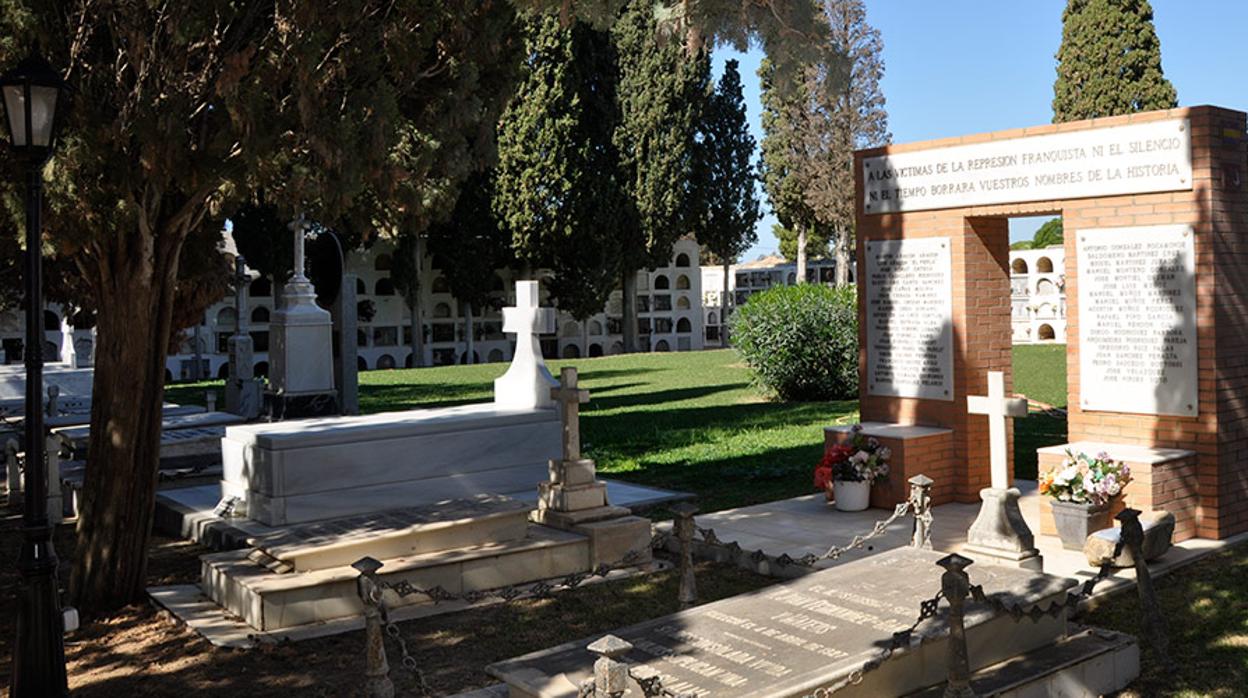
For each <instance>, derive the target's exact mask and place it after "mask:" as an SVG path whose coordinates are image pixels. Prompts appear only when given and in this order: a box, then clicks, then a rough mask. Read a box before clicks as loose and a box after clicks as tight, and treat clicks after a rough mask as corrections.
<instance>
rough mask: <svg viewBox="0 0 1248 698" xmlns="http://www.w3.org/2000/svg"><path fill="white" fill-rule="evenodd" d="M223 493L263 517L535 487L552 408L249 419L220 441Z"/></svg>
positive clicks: (549, 447)
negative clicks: (268, 421) (274, 421)
mask: <svg viewBox="0 0 1248 698" xmlns="http://www.w3.org/2000/svg"><path fill="white" fill-rule="evenodd" d="M221 449H222V460H223V463H222V468H223V477H222V481H221V493H222V496H223V497H231V496H232V497H237V498H239V499H240V500H242V501H244V502H245V503H246V513H247V516H248V518H250V519H253V520H255V521H259V522H261V523H264V524H266V525H270V526H280V525H284V524H296V523H304V522H308V521H317V520H322V519H330V518H338V517H343V516H351V515H355V514H364V513H369V512H377V511H384V510H387V509H396V508H401V507H413V506H423V505H428V504H433V503H436V502H439V501H443V500H447V499H456V498H461V497H466V496H472V495H475V494H478V493H482V492H513V491H520V490H523V489H526V488H533V489H536V487H537V483H539V482H542V481H543V480H545V479H546V475H547V473H546V468H547V462H548V461H549V460H551V459H554V458H558V457H559V449H560V424H559V413H558V411H557V410H554V409H526V408H507V407H499V406H497V405H495V404H492V403H483V404H476V405H463V406H459V407H450V408H444V409H435V410H411V411H408V412H390V413H383V414H375V415H367V416H362V417H336V418H332V419H307V420H297V421H291V422H282V423H277V424H247V425H241V426H232V427H229V428H227V429H226V434H225V438H224V439H222V440H221Z"/></svg>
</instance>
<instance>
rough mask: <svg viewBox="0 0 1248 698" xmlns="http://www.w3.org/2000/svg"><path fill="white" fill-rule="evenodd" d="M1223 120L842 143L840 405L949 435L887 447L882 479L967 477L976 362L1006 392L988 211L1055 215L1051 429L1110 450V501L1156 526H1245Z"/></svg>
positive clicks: (1245, 261)
mask: <svg viewBox="0 0 1248 698" xmlns="http://www.w3.org/2000/svg"><path fill="white" fill-rule="evenodd" d="M1244 134H1245V114H1244V113H1243V112H1241V111H1233V110H1229V109H1223V108H1218V107H1211V106H1200V107H1191V108H1182V109H1172V110H1167V111H1157V112H1147V113H1142V114H1133V115H1127V116H1120V117H1112V118H1103V119H1094V120H1089V121H1077V122H1070V123H1065V124H1056V125H1045V126H1036V127H1031V128H1025V129H1014V130H1010V131H999V132H995V133H986V134H976V135H971V136H964V137H960V138H950V139H944V140H938V141H931V142H924V143H911V144H904V145H893V146H886V147H883V148H875V149H870V150H864V151H859V152H858V153H856V154H855V173H856V179H857V200H858V201H859V206H858V209H857V212H856V217H857V235H858V246H857V249H858V258H857V265H858V275H859V279H860V281H861V283H860V284H859V285H858V293H859V297H858V300H859V314H860V317H859V321H860V325H859V327H860V329H859V332H860V337H859V339H860V344H861V350H860V351H861V356H860V367H859V370H860V374H861V382H860V384H861V387H860V398H861V413H862V419H863V421H864V423H865V424H866V427H867V429H868V431H869V432H870V431H873V430H874V431H878V432H880V433H881V434H882V435H888V436H889V438H890V439H891V440H896V439H901V440H902V441H903V442H904V440H905V438H907V437H906V433H907V431H906V429H905V427H910V426H921V427H924V429H923V430H921V431H915V432H914V434H915V438H919V437H922V438H926V439H931V438H932V437H933V434H944V436H943V437H942V438H949V439H951V440H952V448H941V449H927V448H919V447H918V444H917V442H916V444H915V446H916V447H915V448H913V449H909V448H906V447H905V444H904V443H902V444H901V445H902V448H901V449H900V457H899V458H898V457H895V458H894V463H893V468H894V475H895V479H897V480H899V481H901V482H904V481H905V479H906V478H907V477H909V476H911V475H914V474H915V473H917V472H919V471H920V470H922V472H924V473H926V474H927V475H929V476H931V477H932V478H933V479H935V480H936V482H937V483H938V485H937V489H936V490H934V492H933V497H934V500H935V501H936V502H937V503H942V502H948V501H961V502H973V501H976V500H977V499H978V493H979V491H980V489H981V488H984V487H987V486H988V484H989V446H988V444H989V439H988V423H987V420H986V419H985V418H984V417H982V416H980V415H976V414H968V413H967V398H968V396H972V395H977V394H985V390H986V388H987V384H986V381H987V374H988V372H990V371H1002V372H1004V374H1005V380H1006V392H1007V394H1011V393H1012V392H1013V391H1012V375H1011V342H1010V334H1011V319H1010V269H1009V230H1008V221H1007V219H1008V218H1009V217H1012V216H1034V215H1055V216H1061V217H1062V220H1063V222H1064V226H1065V259H1066V262H1065V270H1064V273H1065V280H1066V291H1067V330H1066V333H1067V336H1066V343H1067V344H1066V346H1067V374H1068V405H1069V440H1070V442H1071V444H1069V445H1070V446H1071V447H1072V448H1074V449H1075V450H1077V451H1079V450H1082V451H1085V452H1088V453H1094V452H1095V451H1096V450H1106V451H1108V452H1109V453H1110V454H1111V456H1112V455H1114V453H1115V451H1116V450H1117V451H1118V452H1120V453H1121V454H1122V455H1121V456H1119V457H1121V458H1124V459H1126V460H1128V461H1129V462H1130V464H1131V465H1132V468H1133V471H1134V478H1135V480H1134V482H1133V483H1132V484H1131V485H1130V486H1129V487H1128V489H1127V491H1126V497H1125V504H1126V505H1127V506H1132V507H1135V508H1138V509H1144V510H1148V509H1151V508H1154V507H1158V506H1164V508H1165V509H1166V510H1167V511H1170V512H1172V513H1173V514H1174V515H1175V517H1176V530H1175V537H1176V539H1178V540H1182V539H1184V538H1190V537H1193V536H1200V537H1206V538H1225V537H1227V536H1230V535H1233V534H1236V533H1240V532H1243V531H1248V459H1245V458H1243V455H1242V454H1243V453H1244V452H1245V448H1248V398H1245V396H1246V395H1248V360H1246V359H1244V358H1243V357H1244V347H1245V346H1248V312H1245V310H1244V308H1245V307H1248V189H1246V185H1245V182H1244V175H1245V169H1246V168H1248V155H1246V153H1248V148H1246V145H1245V143H1246V141H1245V135H1244ZM1215 289H1216V291H1215ZM1009 440H1010V444H1011V448H1010V452H1011V453H1012V443H1013V435H1012V430H1011V433H1010V435H1009ZM894 452H895V453H898V449H894ZM911 452H912V453H913V454H914V455H913V457H909V454H910V453H911ZM1060 452H1061V448H1060V447H1055V448H1050V449H1042V450H1041V452H1040V467H1041V469H1042V470H1043V469H1045V468H1047V467H1055V465H1056V463H1057V462H1058V461H1059V460H1060V458H1059V457H1058V456H1057V455H1056V454H1057V453H1060ZM1010 473H1011V476H1012V473H1013V462H1012V459H1011V462H1010ZM874 500H875V502H876V503H877V504H881V505H891V504H892V503H893V502H894V501H896V500H897V492H894V491H891V490H887V489H881V490H880V491H879V492H876V493H875V495H874ZM1047 528H1048V526H1042V531H1045V530H1046V529H1047Z"/></svg>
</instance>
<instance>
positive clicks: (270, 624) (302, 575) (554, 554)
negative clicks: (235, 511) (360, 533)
mask: <svg viewBox="0 0 1248 698" xmlns="http://www.w3.org/2000/svg"><path fill="white" fill-rule="evenodd" d="M250 552H251V551H248V550H236V551H231V552H225V553H214V554H211V555H204V556H203V557H201V558H200V564H201V568H202V573H201V579H202V581H201V584H202V587H203V590H204V593H205V594H206V595H207V596H208V597H209V598H211V599H212V600H213V601H215V602H216V603H218V604H219V605H221V606H222V607H223V608H225V609H226V610H227V611H229V612H231V613H233V614H235V615H237V616H238V617H240V618H242V619H243V620H244V621H246V622H247V624H248V625H250V626H251V627H253V628H255V629H256V630H261V631H271V630H281V629H285V628H291V627H295V626H302V625H307V624H311V623H318V622H324V621H329V620H333V619H337V618H345V617H351V616H357V615H360V614H361V613H362V612H363V606H362V604H361V602H360V599H359V596H358V595H357V591H356V579H357V578H358V577H359V573H358V572H357V571H356V570H354V569H352V568H351V567H350V566H349V565H342V566H338V567H331V568H328V569H320V570H313V571H308V572H293V573H285V574H279V573H275V572H273V571H271V570H269V569H268V568H267V567H265V566H263V565H261V564H257V563H256V562H254V561H252V560H250V559H249V558H248V556H249V554H250ZM384 563H385V566H384V567H383V568H382V569H381V571H380V573H379V574H380V576H381V578H382V579H383V580H385V581H387V582H391V583H394V582H398V581H407V582H409V583H411V584H413V585H415V586H418V587H423V588H431V587H434V586H441V587H442V588H443V589H445V590H447V591H449V592H451V593H463V592H467V591H482V590H486V589H497V588H499V587H505V586H509V585H512V584H524V583H527V582H534V581H538V580H541V579H551V578H555V577H562V576H565V575H568V574H572V573H574V572H582V571H585V570H587V569H589V568H590V560H589V541H588V539H586V538H585V537H584V536H580V535H577V534H574V533H567V532H564V531H557V530H554V529H550V528H546V527H544V526H537V525H530V526H529V528H528V534H527V535H526V536H525V537H524V538H522V539H519V540H508V541H501V542H493V543H486V544H484V545H477V546H472V547H467V548H461V549H457V550H444V551H439V552H432V553H424V554H418V555H409V556H402V557H396V558H391V559H387V560H384ZM385 601H386V604H387V605H389V606H390V607H391V608H396V607H399V606H406V605H410V604H418V603H431V602H430V601H429V600H428V599H427V598H425V597H424V596H420V595H413V596H409V597H406V598H399V597H398V596H397V595H396V594H394V593H387V594H386V597H385Z"/></svg>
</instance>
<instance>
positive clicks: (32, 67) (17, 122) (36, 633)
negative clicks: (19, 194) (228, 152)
mask: <svg viewBox="0 0 1248 698" xmlns="http://www.w3.org/2000/svg"><path fill="white" fill-rule="evenodd" d="M66 92H67V89H66V85H65V82H64V81H63V80H61V77H60V75H58V74H57V73H56V71H55V70H53V69H52V66H50V65H48V62H47V61H45V60H44V59H43V58H42V57H40V56H39V55H38V51H37V50H36V51H35V52H33V53H32V54H31V55H30V57H29V58H27V59H26V60H24V61H22V62H21V63H19V64H18V65H17V67H16V68H14V69H13V70H11V71H9V72H7V73H5V74H4V75H3V76H0V102H3V104H4V116H5V120H4V125H5V128H6V129H7V131H8V134H9V143H10V145H11V146H12V148H13V152H14V153H16V154H17V156H18V158H19V159H20V160H21V161H22V162H23V164H24V165H25V166H26V279H25V282H26V414H25V423H26V492H25V512H24V514H23V516H22V534H23V535H22V549H21V553H20V554H19V556H18V561H17V567H18V572H19V573H20V574H21V583H20V584H19V587H18V598H17V643H16V644H15V645H14V646H13V687H12V691H11V693H10V695H12V696H13V698H25V697H26V696H67V695H69V688H68V684H67V680H66V676H65V640H64V635H65V619H64V617H63V616H62V615H61V603H60V597H59V592H58V590H57V582H56V564H57V563H56V551H55V550H54V549H53V547H52V526H51V525H50V524H49V523H48V480H47V477H48V475H47V461H46V460H45V459H44V439H45V434H44V424H43V341H44V340H43V288H42V278H41V274H42V271H41V266H42V264H41V262H42V260H41V256H42V254H41V250H40V246H41V244H42V235H41V232H42V230H41V228H42V227H41V225H40V220H39V213H40V206H41V205H42V194H43V184H42V179H41V174H40V173H41V171H42V169H43V164H44V163H45V162H47V160H48V156H49V155H51V154H52V147H53V145H54V144H55V140H56V127H57V125H58V124H57V118H56V117H57V108H58V107H60V106H62V104H61V103H62V102H63V99H62V97H63V96H64V95H65V93H66ZM53 475H54V476H55V477H59V476H60V475H59V473H54V474H53Z"/></svg>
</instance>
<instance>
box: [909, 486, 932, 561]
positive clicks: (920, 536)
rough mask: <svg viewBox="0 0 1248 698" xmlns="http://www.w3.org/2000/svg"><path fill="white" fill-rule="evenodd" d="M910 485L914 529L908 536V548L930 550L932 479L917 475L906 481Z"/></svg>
mask: <svg viewBox="0 0 1248 698" xmlns="http://www.w3.org/2000/svg"><path fill="white" fill-rule="evenodd" d="M908 482H909V483H910V508H911V510H912V511H913V512H914V529H913V532H912V533H911V534H910V547H912V548H922V549H924V550H931V549H932V530H931V522H932V484H933V483H934V482H935V481H934V480H932V478H930V477H928V476H926V475H924V474H923V473H919V474H918V475H915V476H914V477H912V478H910V479H909V480H908Z"/></svg>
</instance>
